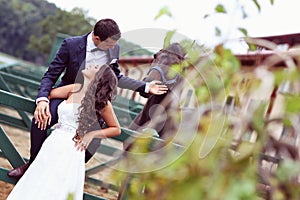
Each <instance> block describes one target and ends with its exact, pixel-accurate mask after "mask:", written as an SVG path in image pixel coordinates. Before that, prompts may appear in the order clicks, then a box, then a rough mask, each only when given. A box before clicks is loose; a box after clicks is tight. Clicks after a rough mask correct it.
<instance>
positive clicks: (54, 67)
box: [37, 40, 69, 98]
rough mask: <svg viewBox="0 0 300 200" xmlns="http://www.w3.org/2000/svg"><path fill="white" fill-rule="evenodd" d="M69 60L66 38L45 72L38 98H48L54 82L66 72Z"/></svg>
mask: <svg viewBox="0 0 300 200" xmlns="http://www.w3.org/2000/svg"><path fill="white" fill-rule="evenodd" d="M68 60H69V53H68V47H67V42H66V40H64V41H63V43H62V45H61V47H60V49H59V50H58V52H57V54H56V56H55V58H54V59H53V61H52V62H51V63H50V65H49V67H48V70H47V71H46V72H45V74H44V76H43V78H42V80H41V84H40V88H39V92H38V96H37V97H38V98H39V97H47V98H48V96H49V94H50V91H51V89H52V87H53V86H54V84H55V83H56V81H57V80H58V78H59V77H60V75H61V74H62V73H63V72H64V70H65V68H66V63H68Z"/></svg>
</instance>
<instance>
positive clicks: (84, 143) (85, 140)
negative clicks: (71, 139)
mask: <svg viewBox="0 0 300 200" xmlns="http://www.w3.org/2000/svg"><path fill="white" fill-rule="evenodd" d="M92 140H93V136H92V134H89V133H86V134H85V135H84V136H83V137H82V138H80V139H78V140H77V141H76V142H75V147H76V149H77V150H79V151H84V150H86V149H87V147H88V146H89V145H90V143H91V142H92Z"/></svg>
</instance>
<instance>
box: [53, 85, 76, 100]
mask: <svg viewBox="0 0 300 200" xmlns="http://www.w3.org/2000/svg"><path fill="white" fill-rule="evenodd" d="M74 87H75V84H70V85H65V86H61V87H57V88H54V89H52V90H51V91H50V95H49V99H55V98H58V99H67V98H68V96H69V94H70V93H71V92H72V91H73V89H74Z"/></svg>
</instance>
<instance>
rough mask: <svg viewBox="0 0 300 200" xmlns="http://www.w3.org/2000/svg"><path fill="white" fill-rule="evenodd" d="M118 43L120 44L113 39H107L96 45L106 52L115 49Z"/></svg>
mask: <svg viewBox="0 0 300 200" xmlns="http://www.w3.org/2000/svg"><path fill="white" fill-rule="evenodd" d="M117 43H118V41H116V40H113V39H111V38H107V39H106V40H104V41H101V40H100V39H99V42H98V44H96V46H97V47H98V48H99V49H101V50H104V51H105V50H108V49H113V48H114V47H115V46H116V44H117Z"/></svg>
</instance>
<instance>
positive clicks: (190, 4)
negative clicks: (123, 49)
mask: <svg viewBox="0 0 300 200" xmlns="http://www.w3.org/2000/svg"><path fill="white" fill-rule="evenodd" d="M47 1H48V2H51V3H55V4H56V6H57V7H60V8H62V9H65V10H67V11H70V10H72V8H74V7H79V8H82V9H84V10H85V11H86V12H87V15H88V16H90V17H93V18H95V19H96V20H99V19H102V18H112V19H114V20H115V21H116V22H117V23H118V24H119V26H120V29H121V31H122V35H123V36H124V37H125V39H128V40H131V41H132V42H135V43H138V44H140V45H142V46H149V45H150V46H151V45H152V46H156V45H157V46H161V45H162V43H163V36H162V37H160V36H158V35H160V33H157V32H160V31H159V30H162V31H170V30H176V32H177V33H178V34H180V36H183V37H187V38H189V39H193V40H196V41H197V42H198V43H200V44H206V45H208V46H213V45H215V44H216V43H218V42H220V41H225V40H228V39H229V40H230V39H234V38H238V37H242V36H243V35H242V34H241V33H240V32H239V31H237V28H238V27H243V28H246V30H247V31H248V35H249V36H252V37H257V36H271V35H281V34H289V33H298V32H299V33H300V26H299V24H298V20H299V19H300V12H299V5H300V2H299V0H274V5H271V3H270V1H269V0H260V1H259V3H260V5H261V12H259V11H258V9H257V8H256V6H255V5H254V3H253V1H252V0H243V1H238V0H227V1H220V0H184V1H183V0H176V1H175V0H107V1H96V0H47ZM219 2H222V4H224V6H225V9H226V10H227V11H228V13H229V14H227V15H224V14H214V8H215V6H216V5H217V4H218V3H219ZM237 2H243V5H244V7H245V11H246V12H247V14H248V18H247V19H245V20H243V19H242V17H241V11H240V9H239V8H238V7H237V4H236V3H237ZM163 7H168V9H169V10H170V12H171V14H172V16H171V17H168V16H163V17H160V18H159V19H157V20H154V18H155V16H156V15H157V14H158V12H159V10H160V9H161V8H163ZM207 14H208V15H209V17H207V18H204V16H205V15H207ZM216 26H217V27H219V28H220V29H221V31H222V33H223V34H222V37H216V36H215V27H216ZM150 29H151V30H152V31H150ZM153 30H155V31H153ZM133 33H134V34H133ZM155 33H157V34H155ZM164 33H165V32H164ZM141 35H142V36H141ZM124 37H123V38H124ZM150 40H151V41H152V42H149V41H150ZM154 41H155V42H157V43H155V42H154ZM143 42H146V44H144V43H143ZM147 42H148V43H147ZM153 43H155V44H153Z"/></svg>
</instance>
